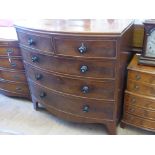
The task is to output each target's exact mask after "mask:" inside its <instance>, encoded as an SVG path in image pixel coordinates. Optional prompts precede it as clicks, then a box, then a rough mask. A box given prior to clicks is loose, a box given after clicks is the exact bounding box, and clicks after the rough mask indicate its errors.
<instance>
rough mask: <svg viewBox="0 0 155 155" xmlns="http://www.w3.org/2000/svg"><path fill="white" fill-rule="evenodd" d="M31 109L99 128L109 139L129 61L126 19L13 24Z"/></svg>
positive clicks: (129, 26) (113, 131) (130, 28)
mask: <svg viewBox="0 0 155 155" xmlns="http://www.w3.org/2000/svg"><path fill="white" fill-rule="evenodd" d="M15 27H16V31H17V35H18V39H19V43H20V48H21V51H22V56H23V61H24V65H25V69H26V75H27V78H28V84H29V88H30V91H31V96H32V101H33V104H34V108H36V109H37V108H38V103H39V104H42V105H43V106H45V108H46V109H47V110H48V111H49V112H51V113H52V114H53V115H56V116H58V117H60V118H63V119H67V120H70V121H74V122H81V123H103V124H105V126H106V128H107V130H108V132H109V133H110V134H116V125H117V122H118V120H119V117H120V113H121V107H122V105H121V104H122V94H123V89H124V88H123V87H124V79H125V75H126V73H125V71H126V66H127V64H128V61H129V60H130V57H131V52H130V48H131V44H132V31H133V21H131V20H38V21H19V22H17V23H16V24H15Z"/></svg>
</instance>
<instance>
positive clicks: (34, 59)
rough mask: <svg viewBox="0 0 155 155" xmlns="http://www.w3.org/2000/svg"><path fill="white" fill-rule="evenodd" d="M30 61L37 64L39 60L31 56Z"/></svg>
mask: <svg viewBox="0 0 155 155" xmlns="http://www.w3.org/2000/svg"><path fill="white" fill-rule="evenodd" d="M31 60H32V62H38V61H39V58H38V57H37V56H32V58H31Z"/></svg>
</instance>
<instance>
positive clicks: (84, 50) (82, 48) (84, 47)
mask: <svg viewBox="0 0 155 155" xmlns="http://www.w3.org/2000/svg"><path fill="white" fill-rule="evenodd" d="M78 50H79V52H80V53H81V54H83V53H85V52H86V50H87V48H86V46H84V44H83V43H82V44H81V46H80V47H79V48H78Z"/></svg>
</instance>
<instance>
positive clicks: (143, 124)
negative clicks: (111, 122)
mask: <svg viewBox="0 0 155 155" xmlns="http://www.w3.org/2000/svg"><path fill="white" fill-rule="evenodd" d="M123 121H124V122H126V123H128V124H130V125H134V126H136V127H140V128H143V129H146V130H154V131H155V121H153V120H148V119H144V118H141V117H137V116H134V115H130V114H127V113H125V114H124V117H123Z"/></svg>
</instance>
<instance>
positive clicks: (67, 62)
mask: <svg viewBox="0 0 155 155" xmlns="http://www.w3.org/2000/svg"><path fill="white" fill-rule="evenodd" d="M22 54H23V58H24V61H25V62H27V63H31V64H33V65H34V66H37V67H40V68H43V69H46V70H48V71H50V72H57V73H61V74H67V75H70V76H79V77H84V78H92V77H93V78H96V79H109V78H115V67H116V62H115V61H112V60H111V61H110V60H109V61H108V60H104V61H103V60H98V61H97V60H96V61H91V60H77V59H65V58H59V57H53V56H48V55H43V54H39V53H36V52H32V51H28V50H25V49H22Z"/></svg>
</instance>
